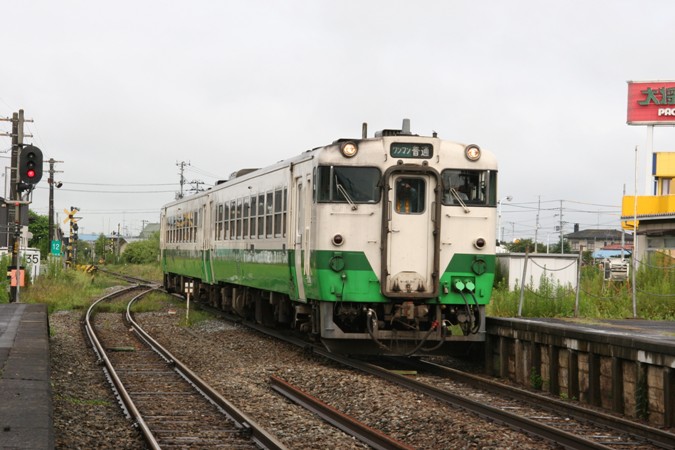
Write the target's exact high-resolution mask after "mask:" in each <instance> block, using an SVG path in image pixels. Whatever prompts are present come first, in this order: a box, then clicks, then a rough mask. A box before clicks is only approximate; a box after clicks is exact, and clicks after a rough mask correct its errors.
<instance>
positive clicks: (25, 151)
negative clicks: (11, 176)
mask: <svg viewBox="0 0 675 450" xmlns="http://www.w3.org/2000/svg"><path fill="white" fill-rule="evenodd" d="M41 179H42V150H40V149H39V148H37V147H35V146H33V145H27V146H25V147H24V148H22V149H21V154H20V156H19V180H20V181H21V182H22V183H26V184H37V183H38V182H39V181H40V180H41Z"/></svg>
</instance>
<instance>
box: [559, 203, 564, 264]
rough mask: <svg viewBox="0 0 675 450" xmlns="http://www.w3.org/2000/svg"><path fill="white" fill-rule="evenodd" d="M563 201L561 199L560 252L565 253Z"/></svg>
mask: <svg viewBox="0 0 675 450" xmlns="http://www.w3.org/2000/svg"><path fill="white" fill-rule="evenodd" d="M562 211H563V201H562V200H560V254H563V253H564V251H563V247H564V246H563V215H562Z"/></svg>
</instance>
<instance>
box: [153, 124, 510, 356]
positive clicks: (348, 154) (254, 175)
mask: <svg viewBox="0 0 675 450" xmlns="http://www.w3.org/2000/svg"><path fill="white" fill-rule="evenodd" d="M365 129H366V126H365V124H364V129H363V135H362V137H361V138H360V139H339V140H337V141H335V142H333V143H332V144H330V145H327V146H324V147H318V148H315V149H313V150H310V151H307V152H304V153H302V154H300V155H299V156H296V157H293V158H291V159H287V160H284V161H281V162H279V163H277V164H274V165H272V166H269V167H266V168H263V169H256V170H251V169H246V170H241V171H239V172H237V173H236V174H233V176H232V177H231V178H230V179H229V180H228V181H226V182H223V183H220V184H218V185H217V186H216V187H214V188H212V189H210V190H209V191H207V192H204V193H200V194H197V195H195V196H192V197H189V198H186V199H182V200H179V201H175V202H172V203H170V204H168V205H165V206H164V207H163V208H162V212H161V219H162V230H161V239H160V242H161V251H162V253H161V259H162V266H163V270H164V284H165V287H166V288H167V289H169V290H172V291H178V292H184V290H185V283H186V282H188V281H191V282H193V283H194V284H195V292H196V298H197V300H199V301H203V302H205V303H209V304H211V305H213V306H216V307H218V308H221V309H224V310H227V311H231V312H235V313H237V314H239V315H242V316H244V317H247V318H250V319H253V320H256V321H257V322H259V323H263V324H266V325H270V326H286V327H290V328H294V329H297V330H301V331H303V332H306V333H308V334H309V335H311V336H313V337H315V338H320V339H321V341H322V342H323V343H324V344H325V345H326V346H327V347H328V348H329V349H332V350H335V351H340V352H346V353H381V354H417V353H421V352H435V353H447V352H451V351H465V350H466V347H467V346H468V344H470V343H473V342H481V341H483V340H484V327H485V305H486V304H488V303H489V301H490V295H491V292H492V285H493V282H494V270H495V255H494V253H495V220H496V203H497V162H496V159H495V157H494V156H493V155H492V154H491V153H489V152H486V151H484V150H482V149H480V148H479V147H478V146H476V145H464V144H459V143H455V142H451V141H447V140H442V139H440V138H438V137H437V136H436V135H435V133H434V135H433V136H431V137H424V136H418V135H414V134H412V133H411V132H410V129H409V122H408V121H407V120H404V123H403V128H402V129H401V130H383V131H381V132H379V133H376V135H375V137H371V138H368V137H366V134H367V133H366V131H365Z"/></svg>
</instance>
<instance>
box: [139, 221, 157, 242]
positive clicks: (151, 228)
mask: <svg viewBox="0 0 675 450" xmlns="http://www.w3.org/2000/svg"><path fill="white" fill-rule="evenodd" d="M155 232H159V223H149V224H147V225H146V226H145V228H143V231H141V234H139V235H138V237H139V239H150V237H151V236H152V233H155Z"/></svg>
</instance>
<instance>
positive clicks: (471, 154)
mask: <svg viewBox="0 0 675 450" xmlns="http://www.w3.org/2000/svg"><path fill="white" fill-rule="evenodd" d="M464 154H465V155H466V158H467V159H468V160H469V161H478V160H479V159H480V147H478V146H477V145H476V144H471V145H467V146H466V148H465V149H464Z"/></svg>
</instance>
